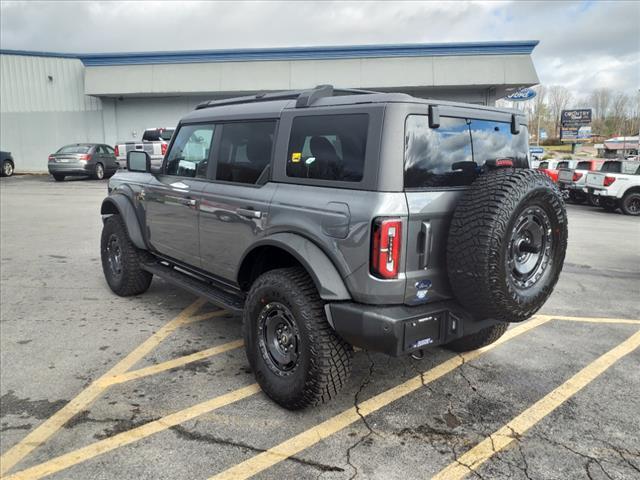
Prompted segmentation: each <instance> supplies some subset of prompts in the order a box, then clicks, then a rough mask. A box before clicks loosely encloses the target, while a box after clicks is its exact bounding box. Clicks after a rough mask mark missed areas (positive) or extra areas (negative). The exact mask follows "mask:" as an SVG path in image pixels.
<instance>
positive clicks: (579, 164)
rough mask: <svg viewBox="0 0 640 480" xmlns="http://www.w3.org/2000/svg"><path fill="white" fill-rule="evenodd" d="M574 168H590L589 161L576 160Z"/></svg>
mask: <svg viewBox="0 0 640 480" xmlns="http://www.w3.org/2000/svg"><path fill="white" fill-rule="evenodd" d="M576 170H591V162H578V164H577V165H576Z"/></svg>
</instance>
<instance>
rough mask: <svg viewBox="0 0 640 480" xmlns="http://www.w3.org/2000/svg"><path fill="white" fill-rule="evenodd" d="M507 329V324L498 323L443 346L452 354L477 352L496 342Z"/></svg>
mask: <svg viewBox="0 0 640 480" xmlns="http://www.w3.org/2000/svg"><path fill="white" fill-rule="evenodd" d="M507 328H509V324H508V323H498V324H496V325H492V326H490V327H487V328H483V329H482V330H479V331H477V332H476V333H472V334H470V335H465V336H464V337H460V338H458V339H457V340H454V341H453V342H449V343H447V344H446V345H445V347H446V348H448V349H449V350H453V351H454V352H468V351H469V350H477V349H478V348H482V347H486V346H487V345H490V344H492V343H493V342H495V341H496V340H498V339H499V338H500V337H501V336H502V335H504V333H505V332H506V331H507Z"/></svg>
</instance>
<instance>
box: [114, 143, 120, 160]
mask: <svg viewBox="0 0 640 480" xmlns="http://www.w3.org/2000/svg"><path fill="white" fill-rule="evenodd" d="M114 150H115V151H116V157H119V156H120V149H119V148H118V145H116V148H114Z"/></svg>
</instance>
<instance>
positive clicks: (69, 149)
mask: <svg viewBox="0 0 640 480" xmlns="http://www.w3.org/2000/svg"><path fill="white" fill-rule="evenodd" d="M90 150H91V145H67V146H66V147H62V148H61V149H60V150H58V151H57V152H56V153H89V151H90Z"/></svg>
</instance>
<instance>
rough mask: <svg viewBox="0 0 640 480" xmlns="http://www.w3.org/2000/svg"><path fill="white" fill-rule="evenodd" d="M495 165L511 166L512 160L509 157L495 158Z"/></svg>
mask: <svg viewBox="0 0 640 480" xmlns="http://www.w3.org/2000/svg"><path fill="white" fill-rule="evenodd" d="M496 167H513V160H511V159H510V158H499V159H497V160H496Z"/></svg>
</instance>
